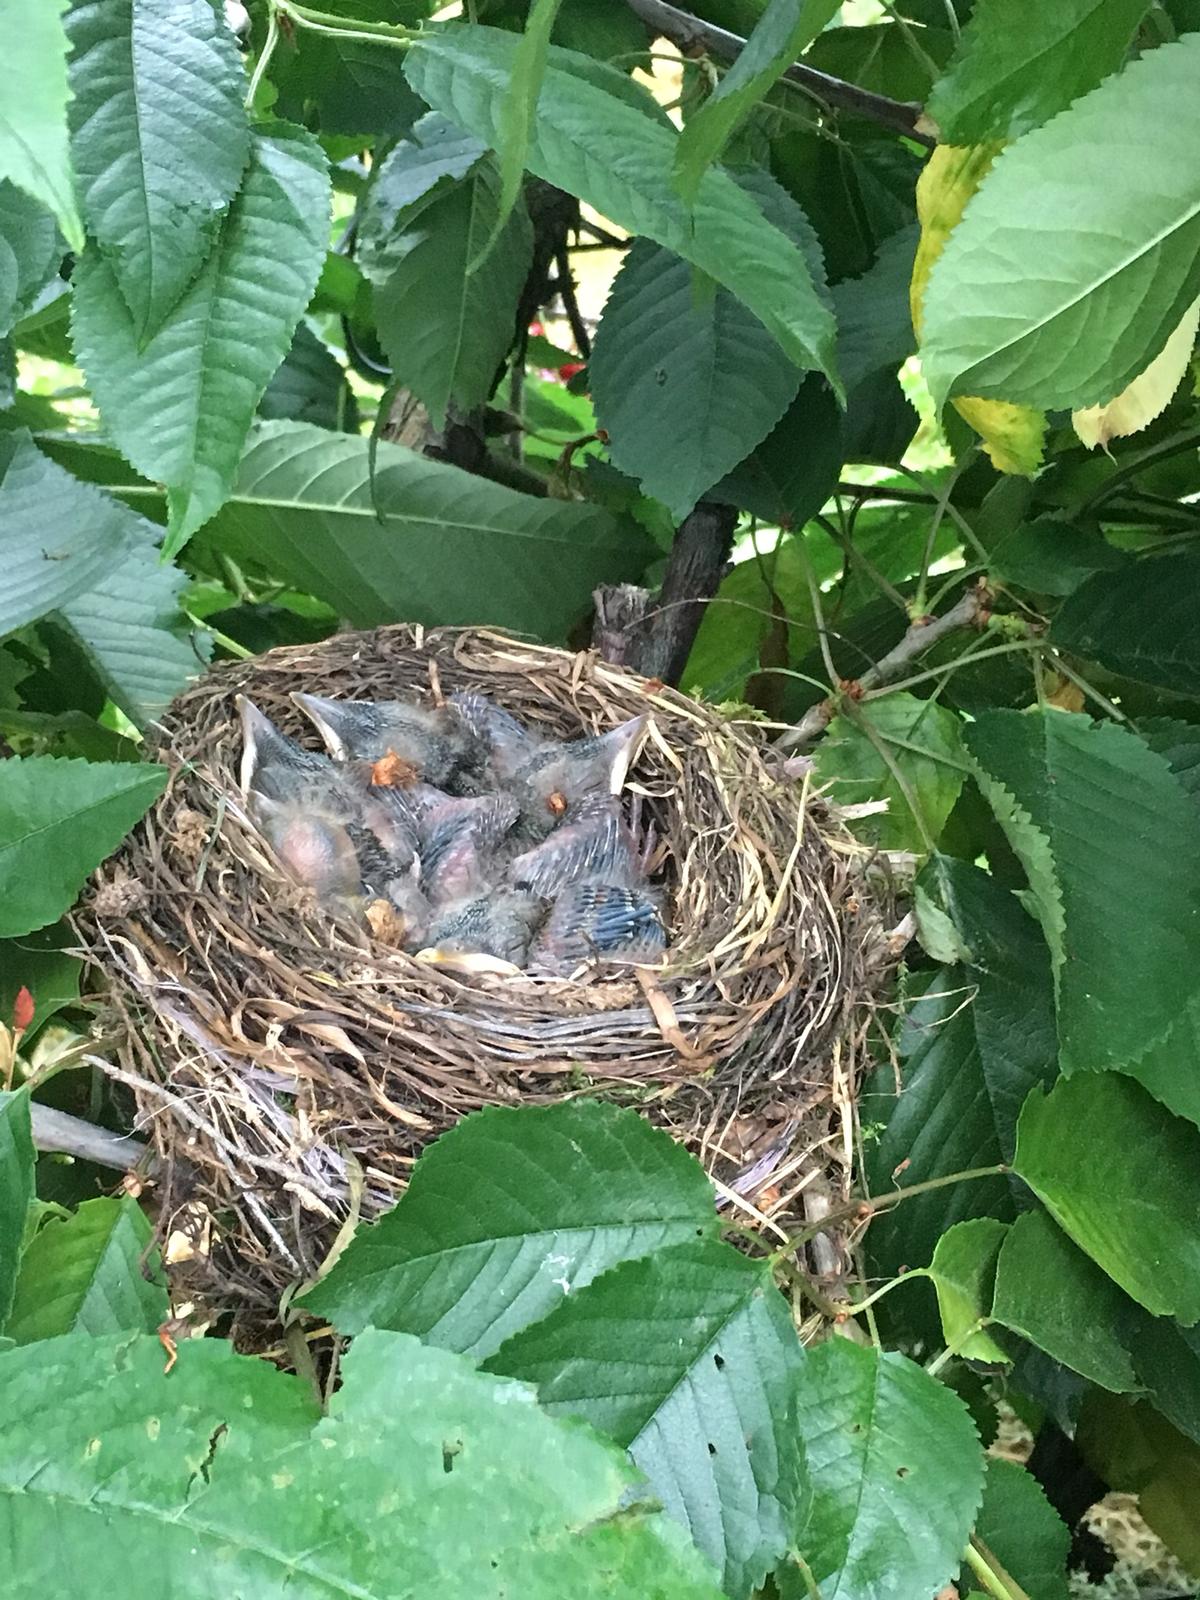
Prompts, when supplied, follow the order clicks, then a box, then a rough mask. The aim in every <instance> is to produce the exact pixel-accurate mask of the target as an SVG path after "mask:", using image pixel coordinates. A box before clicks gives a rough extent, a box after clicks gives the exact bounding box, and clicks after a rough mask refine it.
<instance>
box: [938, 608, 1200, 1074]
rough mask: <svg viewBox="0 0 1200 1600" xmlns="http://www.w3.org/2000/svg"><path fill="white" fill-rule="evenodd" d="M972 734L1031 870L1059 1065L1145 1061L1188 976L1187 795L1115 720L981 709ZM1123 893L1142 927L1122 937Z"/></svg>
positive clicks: (1190, 838) (1194, 928) (1190, 848)
mask: <svg viewBox="0 0 1200 1600" xmlns="http://www.w3.org/2000/svg"><path fill="white" fill-rule="evenodd" d="M1093 581H1095V580H1093ZM964 738H965V740H966V743H967V747H968V749H969V750H970V752H971V754H972V756H973V757H974V759H975V764H976V771H977V774H978V779H979V784H980V787H981V788H982V789H983V791H984V794H985V795H986V796H987V798H988V800H989V801H990V802H991V805H992V807H993V809H994V811H995V813H996V816H997V819H998V820H999V822H1000V824H1001V826H1002V827H1003V828H1004V831H1005V833H1006V834H1007V836H1008V840H1009V843H1010V844H1011V845H1012V847H1013V849H1014V851H1015V852H1016V853H1017V855H1018V856H1019V857H1020V859H1021V862H1022V865H1023V866H1024V867H1025V870H1026V872H1027V873H1028V876H1029V884H1030V889H1031V893H1032V897H1033V904H1034V906H1035V907H1036V911H1037V915H1038V918H1039V920H1040V921H1041V924H1042V929H1043V932H1044V933H1045V935H1046V941H1047V943H1048V944H1049V946H1050V953H1051V959H1052V961H1053V965H1054V975H1055V989H1056V997H1057V1002H1058V1036H1059V1041H1060V1044H1061V1046H1062V1064H1063V1069H1064V1071H1068V1072H1070V1071H1076V1070H1079V1069H1081V1068H1102V1067H1110V1066H1123V1065H1125V1064H1126V1063H1129V1062H1134V1061H1136V1060H1137V1058H1138V1057H1139V1056H1140V1055H1142V1054H1143V1053H1144V1052H1145V1050H1146V1049H1147V1047H1148V1045H1149V1043H1150V1042H1151V1041H1152V1040H1154V1039H1155V1038H1156V1037H1161V1036H1162V1035H1163V1034H1165V1032H1166V1031H1167V1029H1168V1028H1169V1027H1170V1025H1171V1023H1172V1022H1173V1021H1174V1019H1175V1017H1176V1016H1177V1014H1178V1012H1179V1010H1180V1009H1181V1007H1182V1006H1183V1005H1185V1004H1186V1002H1187V1000H1188V998H1189V997H1190V995H1191V993H1192V989H1193V984H1192V979H1191V969H1192V967H1193V965H1194V962H1195V959H1196V948H1197V935H1198V933H1200V916H1198V915H1197V906H1198V898H1197V896H1198V891H1200V869H1198V863H1200V852H1198V850H1197V845H1196V834H1195V827H1194V823H1193V820H1192V816H1191V811H1190V807H1189V804H1188V801H1187V797H1186V796H1185V795H1184V793H1183V791H1182V789H1181V788H1180V786H1179V784H1178V783H1177V782H1176V780H1175V778H1174V777H1173V776H1172V775H1171V772H1170V770H1169V769H1168V767H1167V763H1166V762H1165V760H1163V759H1162V758H1161V757H1160V756H1156V755H1154V754H1153V753H1152V752H1151V751H1150V750H1148V749H1147V748H1146V746H1145V745H1144V744H1143V743H1142V741H1141V740H1139V739H1137V738H1136V737H1135V736H1134V735H1133V734H1131V733H1129V732H1127V731H1126V730H1125V729H1124V728H1120V727H1117V726H1116V725H1115V724H1113V723H1093V722H1091V721H1090V720H1089V719H1088V718H1087V717H1085V716H1080V715H1076V714H1073V713H1067V712H1058V711H1039V712H1036V713H1032V712H1031V713H1029V714H1025V713H1022V712H1016V711H986V712H980V714H979V715H978V717H977V718H976V720H975V721H974V722H973V723H972V724H971V725H970V726H969V727H967V728H966V730H965V732H964ZM1118 907H1119V908H1120V916H1121V918H1122V920H1123V922H1124V924H1125V926H1126V928H1128V929H1137V928H1139V927H1140V928H1143V929H1145V930H1146V932H1145V934H1142V935H1134V936H1132V937H1128V938H1124V939H1121V940H1120V941H1117V940H1114V938H1113V916H1114V914H1115V911H1116V908H1118ZM1151 929H1153V936H1152V937H1151V936H1150V933H1149V930H1151Z"/></svg>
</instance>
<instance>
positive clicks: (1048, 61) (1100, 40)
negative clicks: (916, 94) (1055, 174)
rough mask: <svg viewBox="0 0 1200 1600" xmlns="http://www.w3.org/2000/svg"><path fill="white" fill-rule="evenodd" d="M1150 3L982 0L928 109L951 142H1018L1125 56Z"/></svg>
mask: <svg viewBox="0 0 1200 1600" xmlns="http://www.w3.org/2000/svg"><path fill="white" fill-rule="evenodd" d="M1145 11H1146V0H1056V3H1055V4H1054V5H1050V6H1047V5H1042V4H1041V3H1040V0H976V4H975V6H974V8H973V10H972V12H971V20H970V21H969V22H968V24H967V26H966V27H965V28H964V30H963V33H962V38H961V39H960V41H959V45H958V49H957V50H956V51H955V54H954V59H953V60H952V61H951V62H950V64H949V66H948V67H947V68H946V70H945V72H944V73H943V74H942V75H941V77H940V78H939V79H938V80H937V83H936V84H935V86H934V90H933V93H932V95H931V96H930V98H929V102H928V105H927V107H926V109H927V111H928V113H929V115H930V117H932V119H933V120H934V122H936V123H937V126H938V128H939V129H940V137H941V138H942V139H943V140H944V141H945V142H946V143H947V144H982V143H983V142H984V141H985V140H988V139H1002V140H1007V139H1017V138H1019V137H1020V136H1021V134H1023V133H1027V132H1028V131H1029V129H1030V128H1036V127H1038V126H1039V125H1040V124H1041V123H1043V122H1048V121H1049V120H1050V118H1051V117H1053V116H1054V115H1056V113H1057V112H1059V111H1063V110H1065V109H1066V107H1067V106H1069V105H1070V104H1071V102H1072V100H1077V99H1078V98H1079V96H1080V95H1082V94H1086V93H1087V91H1088V90H1089V89H1094V88H1095V87H1096V85H1097V84H1098V83H1099V82H1100V81H1101V79H1102V78H1106V77H1107V76H1108V74H1109V73H1110V72H1115V71H1116V69H1117V68H1118V67H1119V66H1120V65H1121V64H1122V62H1123V61H1124V59H1125V52H1126V50H1127V49H1128V48H1129V42H1130V40H1131V39H1132V38H1133V35H1134V31H1135V30H1136V28H1137V25H1138V23H1139V22H1140V21H1141V19H1142V16H1143V15H1144V13H1145Z"/></svg>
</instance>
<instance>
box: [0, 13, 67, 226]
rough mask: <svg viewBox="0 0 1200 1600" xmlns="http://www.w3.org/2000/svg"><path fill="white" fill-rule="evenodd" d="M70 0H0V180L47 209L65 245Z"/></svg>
mask: <svg viewBox="0 0 1200 1600" xmlns="http://www.w3.org/2000/svg"><path fill="white" fill-rule="evenodd" d="M69 3H70V0H0V33H2V35H3V38H4V41H5V50H6V54H5V61H4V73H3V76H2V77H0V179H3V178H10V179H11V180H12V181H13V183H15V184H16V185H17V187H18V188H19V189H24V191H25V193H26V194H28V195H32V196H33V198H34V199H35V200H37V201H38V202H39V203H40V204H41V205H44V206H45V207H46V208H47V209H48V210H49V211H51V212H52V213H53V214H54V216H55V218H56V219H57V221H58V225H59V227H60V228H61V229H62V231H63V237H64V238H65V239H66V241H67V243H68V244H69V245H70V246H71V248H72V250H82V249H83V237H84V236H83V223H82V222H81V221H80V218H79V212H78V210H77V208H76V203H75V181H74V175H73V173H72V171H71V157H70V154H69V151H68V146H67V102H68V100H69V99H70V97H71V96H70V90H69V89H68V87H67V36H66V34H65V32H64V31H63V23H62V15H63V12H64V11H65V10H66V9H67V7H68V4H69Z"/></svg>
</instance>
